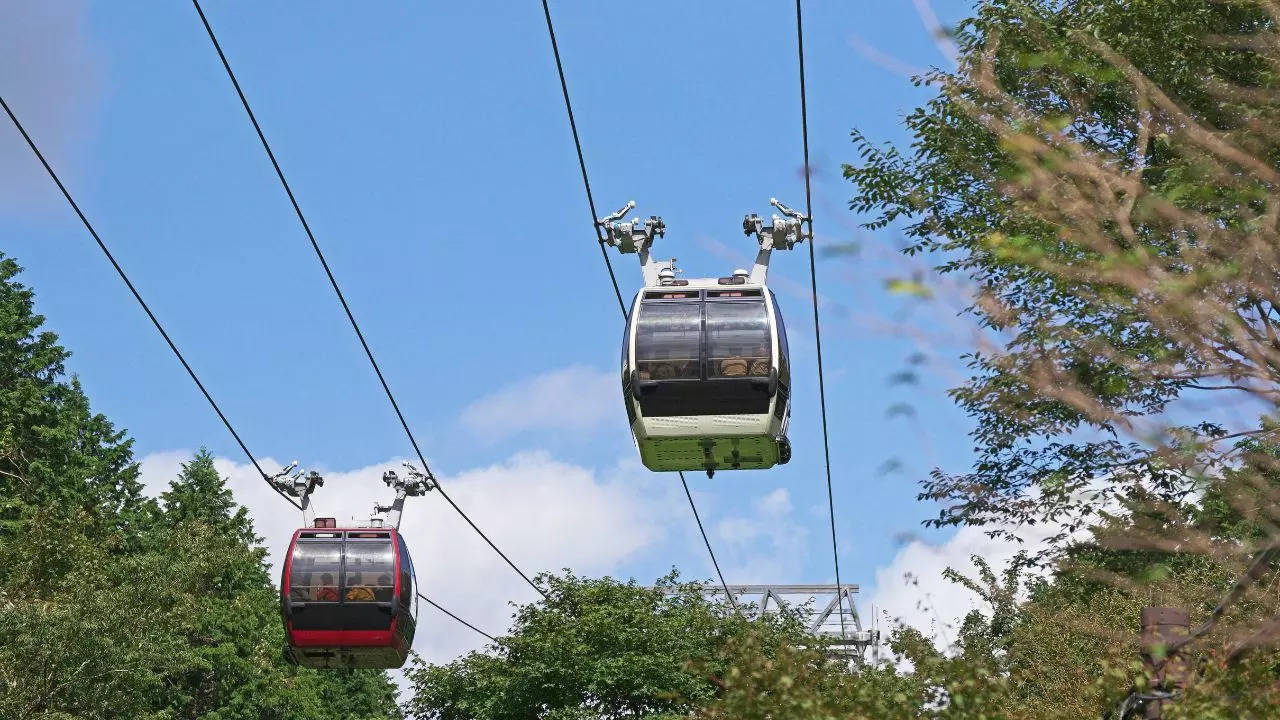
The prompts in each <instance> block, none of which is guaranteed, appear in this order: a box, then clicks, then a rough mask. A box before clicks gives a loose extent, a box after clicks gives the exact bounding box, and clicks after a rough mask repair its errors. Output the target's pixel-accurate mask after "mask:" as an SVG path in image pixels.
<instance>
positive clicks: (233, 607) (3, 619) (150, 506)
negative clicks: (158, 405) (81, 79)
mask: <svg viewBox="0 0 1280 720" xmlns="http://www.w3.org/2000/svg"><path fill="white" fill-rule="evenodd" d="M17 272H18V267H17V265H16V264H15V263H14V262H13V261H12V260H7V259H2V258H0V521H3V524H0V717H3V718H47V719H50V720H52V719H54V718H58V719H63V718H67V719H69V718H77V719H83V720H93V719H97V718H102V719H104V720H105V719H107V718H113V719H114V718H156V719H166V720H168V719H177V718H213V719H217V720H232V719H241V718H243V719H245V720H250V719H255V720H256V719H265V718H281V719H284V718H316V719H317V720H318V719H319V718H330V717H343V718H396V717H399V710H398V709H397V707H396V704H395V692H394V688H393V687H392V685H391V684H390V682H389V681H388V679H387V677H386V675H385V674H383V673H380V672H369V671H350V672H337V673H331V672H324V673H322V672H317V671H312V670H304V669H300V668H296V667H293V666H290V665H286V664H285V663H284V662H283V659H282V657H281V648H282V646H283V644H284V632H283V627H282V625H281V622H280V617H279V611H278V607H277V605H278V596H277V590H276V589H275V588H274V587H273V586H272V584H271V580H270V577H269V575H268V568H267V566H266V564H265V562H264V558H265V556H266V552H265V550H264V549H263V548H262V547H260V546H259V545H258V543H259V542H260V541H261V540H260V538H258V537H257V535H256V533H255V532H254V529H253V525H252V523H251V522H250V520H249V518H248V515H247V512H246V511H245V509H244V508H242V507H239V506H238V505H237V504H236V503H235V500H234V498H233V497H232V495H231V492H230V490H229V489H228V488H227V486H226V482H225V480H224V479H223V478H222V477H220V476H219V475H218V473H217V471H216V470H215V468H214V464H213V456H212V455H210V454H209V453H208V452H207V451H203V450H202V451H200V452H199V453H198V454H197V455H196V456H195V457H194V458H193V459H192V460H191V462H189V463H187V464H185V465H184V466H183V469H182V472H181V473H180V474H179V476H178V477H176V478H174V479H173V480H172V481H171V483H170V486H169V490H168V491H167V492H165V493H164V494H163V500H164V506H163V507H161V506H160V505H158V504H157V503H155V502H154V501H151V500H149V499H147V498H145V497H144V496H143V495H142V488H141V484H140V483H139V482H138V468H137V465H136V464H135V463H134V462H133V458H132V453H131V450H130V446H131V441H130V440H129V439H128V438H126V437H125V435H124V433H123V432H120V431H116V430H115V429H114V428H113V427H112V425H111V423H110V422H109V421H107V420H106V419H105V418H104V417H102V416H101V415H98V414H95V413H93V412H92V411H91V410H90V407H89V401H88V399H87V398H86V397H85V395H84V393H83V392H82V390H81V388H80V386H79V384H78V383H76V382H75V380H74V379H71V380H68V379H66V378H65V368H64V362H65V360H66V358H67V356H68V353H67V351H66V350H64V349H63V348H62V347H61V346H60V345H59V344H58V342H57V338H56V337H55V336H54V335H53V334H52V333H49V332H41V331H40V326H41V324H42V323H43V318H41V317H40V316H39V315H36V314H35V312H34V297H33V294H32V292H31V291H30V290H29V289H27V288H25V287H23V286H22V285H20V284H19V283H17V282H16V281H15V279H14V278H15V276H16V274H17Z"/></svg>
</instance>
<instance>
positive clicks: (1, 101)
mask: <svg viewBox="0 0 1280 720" xmlns="http://www.w3.org/2000/svg"><path fill="white" fill-rule="evenodd" d="M0 107H3V108H4V111H5V113H6V114H8V116H9V119H10V120H12V121H13V125H14V127H16V128H17V129H18V132H19V133H21V134H22V139H23V140H26V141H27V147H30V148H31V152H33V153H35V156H36V159H38V160H39V161H40V164H41V165H43V166H44V169H45V172H47V173H48V174H49V177H50V178H52V179H53V182H54V184H56V185H57V186H58V189H59V190H61V191H62V197H64V198H66V199H67V204H69V205H70V206H71V209H72V210H75V212H76V215H77V216H79V217H80V222H81V223H83V224H84V227H85V229H86V230H88V231H89V234H90V235H92V236H93V239H94V242H96V243H98V247H99V248H100V249H101V250H102V254H103V255H106V256H107V260H108V261H109V262H110V263H111V267H113V268H115V271H116V274H117V275H119V276H120V279H121V280H123V281H124V284H125V286H126V287H128V288H129V292H131V293H133V299H134V300H137V301H138V305H140V306H142V311H143V312H145V313H146V314H147V317H148V318H149V319H150V320H151V324H152V325H154V326H155V328H156V330H158V331H160V337H162V338H164V341H165V343H167V344H168V345H169V349H170V350H172V351H173V354H174V356H176V357H177V358H178V362H180V363H182V367H183V369H185V370H186V371H187V375H189V376H191V380H192V381H193V382H194V383H195V384H196V387H197V388H199V389H200V393H201V394H202V395H204V399H205V400H208V401H209V405H210V406H211V407H212V408H213V411H214V412H215V413H217V415H218V419H219V420H221V421H222V424H223V425H224V426H225V427H226V428H227V432H230V433H231V437H233V438H235V440H236V444H237V445H239V446H240V449H241V450H243V451H244V454H245V456H246V457H248V458H249V462H251V463H253V467H254V468H255V469H256V470H257V471H258V474H259V475H261V476H262V479H263V481H265V482H266V483H267V485H269V486H270V487H271V489H272V490H274V491H275V492H276V494H277V495H279V496H280V497H282V498H284V499H285V501H286V502H288V503H289V504H290V505H292V506H294V507H295V508H297V509H298V510H301V509H302V506H301V505H299V504H298V503H297V502H295V501H294V500H293V498H291V497H289V496H288V495H285V494H284V492H283V491H281V490H280V488H278V487H276V486H275V485H274V484H272V483H271V481H270V480H269V479H268V478H269V477H270V476H268V475H267V473H266V472H264V471H263V470H262V466H261V465H259V464H258V459H257V458H255V457H254V456H253V453H252V452H249V447H248V446H247V445H245V443H244V440H242V439H241V438H240V433H238V432H236V429H235V428H234V427H232V425H231V421H230V420H228V419H227V416H226V415H225V414H224V413H223V412H222V408H220V407H218V403H217V402H215V401H214V399H213V396H212V395H210V394H209V391H208V389H206V388H205V386H204V383H202V382H200V378H199V377H198V376H197V375H196V371H195V370H193V369H192V368H191V365H190V364H189V363H188V362H187V359H186V358H185V357H183V356H182V352H181V351H180V350H178V346H177V345H176V344H174V342H173V338H171V337H169V333H168V332H166V331H165V329H164V326H163V325H161V324H160V320H159V319H158V318H157V317H156V315H155V313H153V312H151V307H150V306H148V305H147V303H146V301H145V300H143V299H142V295H141V294H139V293H138V289H137V288H136V287H134V286H133V282H132V281H130V280H129V276H128V275H126V274H125V271H124V268H122V267H120V263H118V262H116V258H115V256H114V255H112V254H111V250H109V249H108V248H107V245H106V243H104V242H103V241H102V238H101V237H100V236H99V235H98V231H97V230H95V229H94V228H93V225H92V224H91V223H90V222H89V218H87V217H85V214H84V212H83V211H81V210H80V206H79V205H78V204H76V201H75V200H74V199H73V198H72V197H71V193H70V192H69V191H68V190H67V187H66V186H65V185H63V184H62V180H61V179H60V178H59V177H58V174H57V173H56V172H54V170H53V166H51V165H50V164H49V161H48V160H46V159H45V157H44V153H41V152H40V148H39V147H37V146H36V143H35V141H34V140H32V139H31V135H29V134H28V133H27V129H26V128H24V127H23V126H22V123H21V122H19V121H18V116H17V115H14V114H13V110H12V109H10V108H9V104H8V103H7V102H5V101H4V97H3V96H0Z"/></svg>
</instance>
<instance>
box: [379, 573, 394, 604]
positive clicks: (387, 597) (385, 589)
mask: <svg viewBox="0 0 1280 720" xmlns="http://www.w3.org/2000/svg"><path fill="white" fill-rule="evenodd" d="M395 589H396V588H395V584H394V583H392V582H391V574H390V573H382V574H381V575H379V576H378V585H377V587H375V588H374V589H373V594H374V595H375V596H377V599H378V602H391V596H392V595H393V594H394V593H395Z"/></svg>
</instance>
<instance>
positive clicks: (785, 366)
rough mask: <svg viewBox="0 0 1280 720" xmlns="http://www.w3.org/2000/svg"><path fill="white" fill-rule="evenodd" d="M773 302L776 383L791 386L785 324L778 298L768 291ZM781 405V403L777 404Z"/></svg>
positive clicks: (789, 357) (788, 348)
mask: <svg viewBox="0 0 1280 720" xmlns="http://www.w3.org/2000/svg"><path fill="white" fill-rule="evenodd" d="M769 298H770V299H771V300H773V318H774V324H776V325H777V326H778V381H779V382H781V383H782V384H784V385H788V386H789V385H791V348H790V347H789V346H788V345H787V324H786V323H784V322H783V321H782V307H781V306H780V305H778V296H777V295H774V294H773V291H772V290H770V291H769ZM779 404H781V403H779Z"/></svg>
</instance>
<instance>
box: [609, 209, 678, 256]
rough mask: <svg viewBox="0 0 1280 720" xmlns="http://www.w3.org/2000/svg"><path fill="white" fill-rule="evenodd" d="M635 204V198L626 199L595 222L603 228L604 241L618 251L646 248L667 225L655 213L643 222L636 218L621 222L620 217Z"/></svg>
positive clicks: (660, 235) (631, 251) (636, 250)
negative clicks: (615, 210)
mask: <svg viewBox="0 0 1280 720" xmlns="http://www.w3.org/2000/svg"><path fill="white" fill-rule="evenodd" d="M635 206H636V201H635V200H629V201H627V204H626V205H623V206H622V209H620V210H618V211H617V212H615V213H613V214H612V215H609V216H608V217H604V218H601V219H599V220H597V221H596V224H597V225H598V226H600V227H601V228H603V229H604V232H605V243H606V244H608V245H612V246H613V247H616V248H618V251H619V252H623V253H634V252H640V251H642V250H647V249H649V247H650V246H651V245H653V240H654V238H659V237H663V236H664V235H665V234H666V230H667V225H666V223H664V222H662V218H660V217H658V216H657V215H650V216H649V219H648V220H645V221H644V222H643V223H641V222H640V220H638V219H632V220H629V221H626V222H622V218H623V217H624V216H626V214H627V213H628V212H630V211H631V210H633V209H634V208H635Z"/></svg>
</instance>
